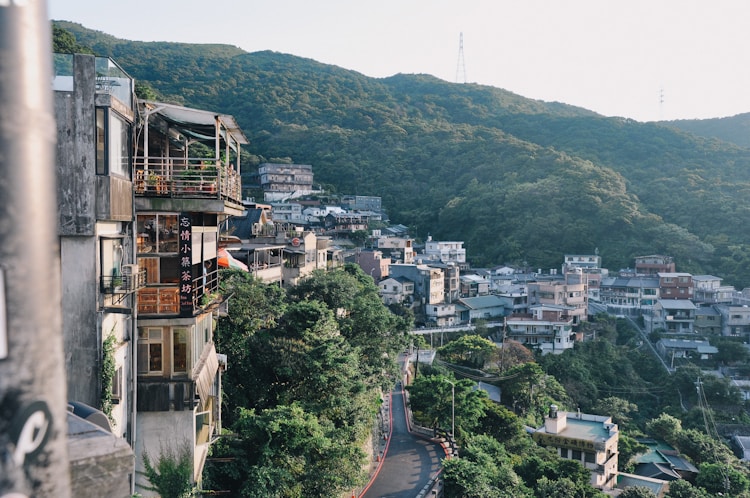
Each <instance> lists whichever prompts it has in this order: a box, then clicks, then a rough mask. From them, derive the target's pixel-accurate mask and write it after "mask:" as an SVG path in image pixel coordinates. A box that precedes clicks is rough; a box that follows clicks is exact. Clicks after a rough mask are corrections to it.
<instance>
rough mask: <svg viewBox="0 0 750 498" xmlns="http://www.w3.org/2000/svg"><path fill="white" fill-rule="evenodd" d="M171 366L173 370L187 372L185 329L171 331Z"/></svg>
mask: <svg viewBox="0 0 750 498" xmlns="http://www.w3.org/2000/svg"><path fill="white" fill-rule="evenodd" d="M172 349H173V362H174V363H173V366H174V371H175V372H187V363H188V357H187V356H188V355H187V329H174V330H173V331H172Z"/></svg>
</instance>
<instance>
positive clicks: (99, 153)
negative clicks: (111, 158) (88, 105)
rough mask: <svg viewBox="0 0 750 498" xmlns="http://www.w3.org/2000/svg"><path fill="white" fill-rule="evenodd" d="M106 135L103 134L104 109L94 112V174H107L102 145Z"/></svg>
mask: <svg viewBox="0 0 750 498" xmlns="http://www.w3.org/2000/svg"><path fill="white" fill-rule="evenodd" d="M105 137H106V134H105V132H104V109H97V110H96V174H97V175H106V174H107V163H106V162H105V161H106V155H105V153H104V144H105V143H106V138H105Z"/></svg>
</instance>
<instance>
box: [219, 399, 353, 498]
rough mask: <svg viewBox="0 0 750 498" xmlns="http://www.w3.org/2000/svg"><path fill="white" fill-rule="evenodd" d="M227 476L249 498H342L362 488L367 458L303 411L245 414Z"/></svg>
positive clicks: (238, 425) (240, 418)
mask: <svg viewBox="0 0 750 498" xmlns="http://www.w3.org/2000/svg"><path fill="white" fill-rule="evenodd" d="M232 429H233V430H234V432H235V433H236V434H237V439H236V442H235V443H234V444H233V445H232V447H231V453H230V454H231V455H232V458H233V460H232V461H231V462H230V463H228V464H226V465H227V466H228V467H227V468H225V469H224V472H225V473H226V475H228V476H231V477H232V478H233V479H234V481H235V482H234V486H235V487H234V488H233V489H237V490H238V491H239V496H243V497H268V498H271V497H276V496H288V497H295V498H302V497H305V498H306V497H319V498H326V497H330V496H337V495H339V494H341V493H343V492H344V491H345V490H348V489H351V488H353V487H355V486H357V485H358V484H360V483H361V482H362V478H363V475H362V463H363V462H364V455H363V453H362V451H361V450H360V449H359V448H358V447H357V446H356V445H352V444H350V443H349V442H348V441H347V440H346V439H345V438H340V437H338V436H337V435H336V432H335V431H332V430H331V428H330V427H327V426H326V425H325V424H322V423H321V422H320V421H318V419H317V418H316V417H315V416H314V415H312V414H311V413H308V412H305V411H304V410H303V409H302V408H301V407H299V406H298V405H291V406H283V405H280V406H278V407H276V408H273V409H269V410H265V411H263V412H261V413H259V414H256V413H255V412H254V411H252V410H245V409H240V413H239V416H238V419H237V422H236V423H235V424H234V426H233V427H232Z"/></svg>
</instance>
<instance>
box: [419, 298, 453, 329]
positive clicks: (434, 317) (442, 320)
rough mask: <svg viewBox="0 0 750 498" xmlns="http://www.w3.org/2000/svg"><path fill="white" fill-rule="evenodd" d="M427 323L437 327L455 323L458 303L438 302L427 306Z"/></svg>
mask: <svg viewBox="0 0 750 498" xmlns="http://www.w3.org/2000/svg"><path fill="white" fill-rule="evenodd" d="M425 316H426V317H427V323H428V324H430V325H431V326H435V327H450V326H451V325H455V323H456V321H457V317H456V305H455V304H454V303H438V304H430V305H427V306H425Z"/></svg>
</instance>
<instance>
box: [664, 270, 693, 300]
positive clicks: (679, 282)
mask: <svg viewBox="0 0 750 498" xmlns="http://www.w3.org/2000/svg"><path fill="white" fill-rule="evenodd" d="M657 275H658V277H659V299H693V276H692V275H690V274H689V273H664V272H659V273H658V274H657Z"/></svg>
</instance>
